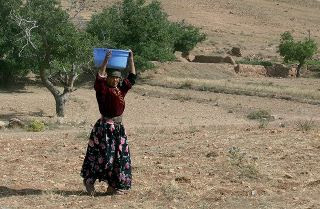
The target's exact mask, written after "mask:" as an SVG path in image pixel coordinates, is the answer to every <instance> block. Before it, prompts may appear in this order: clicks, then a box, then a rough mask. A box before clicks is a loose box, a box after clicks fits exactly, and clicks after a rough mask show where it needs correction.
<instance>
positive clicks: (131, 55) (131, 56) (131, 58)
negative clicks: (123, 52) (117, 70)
mask: <svg viewBox="0 0 320 209" xmlns="http://www.w3.org/2000/svg"><path fill="white" fill-rule="evenodd" d="M129 59H130V61H133V52H132V51H131V49H130V50H129Z"/></svg>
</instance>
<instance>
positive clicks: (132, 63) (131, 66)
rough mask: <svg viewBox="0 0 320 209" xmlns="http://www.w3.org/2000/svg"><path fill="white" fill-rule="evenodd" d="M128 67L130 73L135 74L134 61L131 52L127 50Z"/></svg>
mask: <svg viewBox="0 0 320 209" xmlns="http://www.w3.org/2000/svg"><path fill="white" fill-rule="evenodd" d="M129 66H130V73H132V74H136V68H135V66H134V61H133V52H132V51H131V50H129Z"/></svg>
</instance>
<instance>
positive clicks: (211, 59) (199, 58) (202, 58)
mask: <svg viewBox="0 0 320 209" xmlns="http://www.w3.org/2000/svg"><path fill="white" fill-rule="evenodd" d="M192 62H200V63H223V62H224V57H221V56H207V55H196V56H195V58H194V60H193V61H192Z"/></svg>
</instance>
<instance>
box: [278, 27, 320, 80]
mask: <svg viewBox="0 0 320 209" xmlns="http://www.w3.org/2000/svg"><path fill="white" fill-rule="evenodd" d="M317 50H318V47H317V43H316V42H315V41H314V40H312V39H310V38H309V39H307V38H306V39H305V40H303V41H295V40H294V39H293V36H292V35H291V33H290V32H285V33H283V34H281V39H280V45H279V53H280V55H281V56H283V58H284V62H286V63H287V62H289V61H296V62H298V63H299V65H298V68H297V74H296V76H297V77H300V70H301V68H302V66H303V65H304V64H305V63H306V61H307V60H308V59H310V58H311V57H312V56H313V55H314V54H315V53H316V52H317Z"/></svg>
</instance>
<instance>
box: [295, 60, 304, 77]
mask: <svg viewBox="0 0 320 209" xmlns="http://www.w3.org/2000/svg"><path fill="white" fill-rule="evenodd" d="M302 65H303V64H301V63H299V65H298V67H297V74H296V77H297V78H299V77H300V70H301V67H302Z"/></svg>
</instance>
